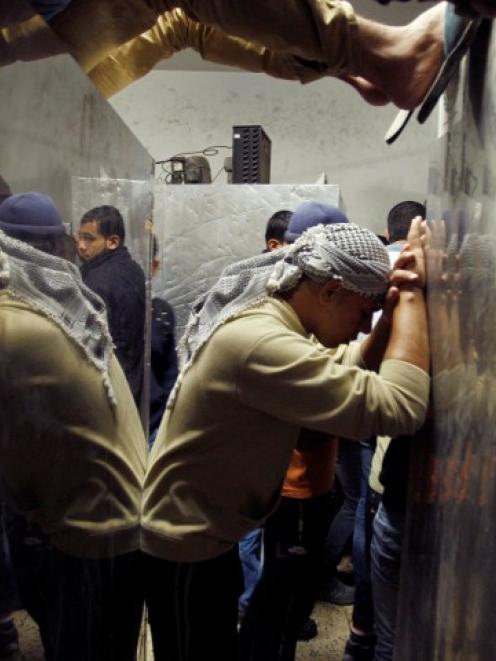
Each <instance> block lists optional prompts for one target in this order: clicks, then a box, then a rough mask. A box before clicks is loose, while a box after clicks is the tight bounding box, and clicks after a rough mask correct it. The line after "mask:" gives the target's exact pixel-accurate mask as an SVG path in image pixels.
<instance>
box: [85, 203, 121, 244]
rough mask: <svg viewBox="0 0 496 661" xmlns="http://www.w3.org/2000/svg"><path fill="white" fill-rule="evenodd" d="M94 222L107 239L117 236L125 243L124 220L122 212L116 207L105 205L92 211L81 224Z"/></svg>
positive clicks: (88, 212) (86, 214)
mask: <svg viewBox="0 0 496 661" xmlns="http://www.w3.org/2000/svg"><path fill="white" fill-rule="evenodd" d="M92 222H95V223H96V224H97V226H98V230H99V231H100V234H101V235H102V236H104V237H105V238H107V237H109V236H112V235H113V234H115V235H117V236H118V237H119V239H120V240H121V243H124V241H125V238H126V230H125V228H124V220H123V218H122V216H121V213H120V211H119V210H118V209H116V208H115V207H112V206H110V205H109V204H104V205H103V206H101V207H95V208H94V209H90V210H89V211H87V212H86V213H85V214H84V215H83V217H82V218H81V221H80V223H79V224H80V225H83V224H84V223H92Z"/></svg>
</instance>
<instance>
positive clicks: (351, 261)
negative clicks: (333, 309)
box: [179, 223, 390, 371]
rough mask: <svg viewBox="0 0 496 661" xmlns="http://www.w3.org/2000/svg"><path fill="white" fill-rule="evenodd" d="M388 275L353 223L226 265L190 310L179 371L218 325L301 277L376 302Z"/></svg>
mask: <svg viewBox="0 0 496 661" xmlns="http://www.w3.org/2000/svg"><path fill="white" fill-rule="evenodd" d="M389 271H390V265H389V257H388V253H387V251H386V250H385V248H384V246H383V245H382V243H381V242H380V241H379V239H378V238H377V237H376V236H375V235H374V234H373V233H372V232H370V231H369V230H366V229H364V228H363V227H359V226H358V225H353V224H352V223H346V224H345V223H340V224H334V225H317V226H315V227H312V228H310V229H309V230H307V231H306V232H304V234H302V235H301V237H300V238H299V239H297V241H296V242H295V243H294V244H293V245H291V246H289V247H288V248H285V249H283V250H276V251H274V252H270V253H265V254H263V255H259V256H257V257H252V258H250V259H245V260H243V261H241V262H237V263H236V264H233V265H232V266H228V267H227V268H226V269H224V271H223V272H222V274H221V276H220V278H219V280H218V281H217V283H216V284H215V285H214V286H213V287H212V289H211V290H210V291H209V292H207V294H206V295H205V296H203V297H201V298H200V299H199V300H197V301H196V302H195V304H194V306H193V311H192V314H191V316H190V320H189V322H188V325H187V327H186V330H185V333H184V335H183V337H182V339H181V342H180V344H179V349H180V356H181V363H182V365H183V371H184V370H185V369H187V367H189V365H191V363H192V361H193V359H194V357H195V356H196V354H197V352H198V351H199V350H200V349H201V347H202V346H203V345H204V344H205V343H206V342H207V341H208V339H209V338H210V337H211V336H212V334H213V333H214V332H215V330H216V329H217V328H218V327H219V326H220V325H221V324H223V323H225V322H227V321H230V320H231V319H233V318H235V317H236V316H238V315H239V314H241V313H242V312H243V311H244V310H247V309H248V308H251V307H255V306H256V305H259V304H260V303H262V302H263V301H264V300H266V299H267V297H268V296H270V295H274V294H279V293H285V292H289V291H291V290H292V289H294V288H295V287H296V286H297V285H298V283H299V282H300V280H301V278H302V277H303V276H304V275H305V276H306V277H308V278H309V279H310V280H314V281H316V282H325V281H326V280H329V279H331V278H335V279H336V280H339V281H340V282H341V284H342V286H343V287H344V288H345V289H348V290H350V291H353V292H356V293H358V294H361V295H362V296H367V297H370V298H373V299H377V300H378V301H379V300H380V299H381V298H382V296H383V295H384V294H385V293H386V290H387V286H388V276H389Z"/></svg>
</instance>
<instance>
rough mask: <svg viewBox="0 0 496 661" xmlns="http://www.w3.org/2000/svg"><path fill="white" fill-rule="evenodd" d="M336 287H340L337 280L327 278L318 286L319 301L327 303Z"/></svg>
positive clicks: (336, 289)
mask: <svg viewBox="0 0 496 661" xmlns="http://www.w3.org/2000/svg"><path fill="white" fill-rule="evenodd" d="M338 289H341V283H340V282H339V280H327V281H326V282H324V283H323V284H322V285H321V286H320V290H319V301H320V302H321V303H323V304H327V303H329V301H330V300H331V299H332V297H333V296H334V294H335V293H336V292H337V291H338Z"/></svg>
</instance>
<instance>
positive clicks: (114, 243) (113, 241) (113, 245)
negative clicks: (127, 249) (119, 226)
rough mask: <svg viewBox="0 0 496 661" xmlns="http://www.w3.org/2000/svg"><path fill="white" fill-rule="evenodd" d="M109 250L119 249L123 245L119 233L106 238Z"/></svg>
mask: <svg viewBox="0 0 496 661" xmlns="http://www.w3.org/2000/svg"><path fill="white" fill-rule="evenodd" d="M105 244H106V246H107V250H117V248H119V247H120V245H121V237H120V236H117V234H111V235H110V236H108V237H107V238H106V239H105Z"/></svg>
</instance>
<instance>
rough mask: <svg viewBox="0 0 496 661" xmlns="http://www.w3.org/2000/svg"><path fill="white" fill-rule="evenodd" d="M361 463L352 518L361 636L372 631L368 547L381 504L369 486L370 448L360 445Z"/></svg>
mask: <svg viewBox="0 0 496 661" xmlns="http://www.w3.org/2000/svg"><path fill="white" fill-rule="evenodd" d="M360 452H361V459H362V483H361V489H360V500H359V501H358V507H357V511H356V515H355V527H354V529H353V571H354V574H355V603H354V605H353V616H352V621H353V624H354V626H355V627H356V628H357V629H360V630H361V631H363V632H364V633H372V632H373V630H374V605H373V601H372V585H371V580H370V543H371V541H372V522H373V518H374V514H375V512H376V510H377V506H378V502H380V496H379V494H376V493H375V492H372V490H371V489H370V487H369V485H368V481H369V473H370V466H371V463H372V455H373V453H374V450H373V446H372V445H370V444H369V443H360Z"/></svg>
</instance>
